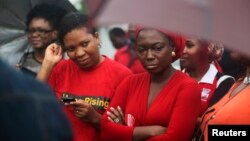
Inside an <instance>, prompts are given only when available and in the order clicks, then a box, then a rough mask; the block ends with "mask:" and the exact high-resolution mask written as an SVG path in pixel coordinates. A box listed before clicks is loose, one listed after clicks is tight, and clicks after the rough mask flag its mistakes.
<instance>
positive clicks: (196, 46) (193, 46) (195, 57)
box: [180, 39, 210, 81]
mask: <svg viewBox="0 0 250 141" xmlns="http://www.w3.org/2000/svg"><path fill="white" fill-rule="evenodd" d="M180 64H181V67H182V68H185V69H186V71H187V72H188V73H189V75H190V77H192V78H193V79H195V80H196V81H200V79H201V78H202V77H203V76H204V75H205V73H206V72H207V71H208V69H209V66H210V62H209V51H208V44H206V43H203V42H201V41H200V40H198V39H187V41H186V46H185V48H184V50H183V55H182V56H181V58H180Z"/></svg>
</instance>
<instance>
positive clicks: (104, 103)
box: [62, 92, 110, 110]
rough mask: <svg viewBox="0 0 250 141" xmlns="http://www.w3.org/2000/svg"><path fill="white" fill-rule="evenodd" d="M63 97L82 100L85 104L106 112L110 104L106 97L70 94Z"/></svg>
mask: <svg viewBox="0 0 250 141" xmlns="http://www.w3.org/2000/svg"><path fill="white" fill-rule="evenodd" d="M62 97H73V98H75V99H82V100H83V101H84V102H86V103H89V104H91V105H92V106H93V107H94V108H95V109H97V110H106V109H107V108H108V106H109V103H110V98H107V97H104V96H77V95H74V94H70V93H68V92H63V95H62Z"/></svg>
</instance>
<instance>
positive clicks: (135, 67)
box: [114, 46, 145, 74]
mask: <svg viewBox="0 0 250 141" xmlns="http://www.w3.org/2000/svg"><path fill="white" fill-rule="evenodd" d="M130 58H131V55H130V54H129V52H128V46H124V47H122V48H120V49H118V50H117V52H116V53H115V57H114V60H115V61H117V62H119V63H121V64H123V65H124V66H127V67H128V68H129V69H130V70H131V71H132V72H133V73H134V74H136V73H141V72H145V69H144V68H143V66H142V64H141V62H140V60H139V59H138V58H137V57H136V58H135V60H134V61H133V63H132V64H131V65H130V66H129V61H130Z"/></svg>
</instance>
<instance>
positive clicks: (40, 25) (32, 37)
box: [28, 18, 57, 62]
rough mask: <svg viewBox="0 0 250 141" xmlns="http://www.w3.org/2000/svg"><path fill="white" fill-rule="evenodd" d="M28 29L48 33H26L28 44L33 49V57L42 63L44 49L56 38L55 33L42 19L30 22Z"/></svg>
mask: <svg viewBox="0 0 250 141" xmlns="http://www.w3.org/2000/svg"><path fill="white" fill-rule="evenodd" d="M28 29H29V30H37V29H40V30H44V31H48V32H45V33H39V32H34V33H28V39H29V42H30V44H31V46H32V48H33V49H34V57H35V59H36V60H37V61H38V62H42V61H43V59H44V54H45V49H46V47H47V46H48V45H49V44H51V43H52V42H53V41H54V40H55V39H56V38H57V31H56V30H53V28H52V27H51V25H50V23H49V22H48V21H47V20H45V19H43V18H34V19H33V20H32V21H31V22H30V24H29V26H28Z"/></svg>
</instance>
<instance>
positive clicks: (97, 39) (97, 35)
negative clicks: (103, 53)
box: [94, 32, 101, 44]
mask: <svg viewBox="0 0 250 141" xmlns="http://www.w3.org/2000/svg"><path fill="white" fill-rule="evenodd" d="M94 38H95V39H96V41H97V42H98V44H100V42H101V41H100V37H99V33H98V32H95V34H94Z"/></svg>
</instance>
